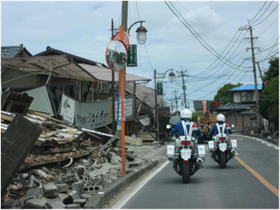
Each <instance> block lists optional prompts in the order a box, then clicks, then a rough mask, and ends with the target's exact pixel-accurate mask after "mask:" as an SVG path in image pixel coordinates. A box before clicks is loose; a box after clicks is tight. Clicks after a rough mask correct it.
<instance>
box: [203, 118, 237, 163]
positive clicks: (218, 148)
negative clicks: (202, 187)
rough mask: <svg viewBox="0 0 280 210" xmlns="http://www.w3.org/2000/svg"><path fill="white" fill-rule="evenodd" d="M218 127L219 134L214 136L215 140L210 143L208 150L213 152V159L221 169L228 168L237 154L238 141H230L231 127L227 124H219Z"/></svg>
mask: <svg viewBox="0 0 280 210" xmlns="http://www.w3.org/2000/svg"><path fill="white" fill-rule="evenodd" d="M216 125H217V128H219V129H218V134H217V135H214V136H213V140H211V141H208V150H209V151H210V152H212V158H213V159H214V160H215V161H216V162H217V163H218V164H219V166H220V168H226V165H227V162H228V161H229V160H230V159H231V158H233V157H234V156H235V155H236V154H237V140H231V139H230V136H229V134H228V130H229V129H230V125H228V124H225V123H224V124H223V125H219V124H218V123H217V124H216ZM232 127H234V125H232ZM225 129H226V133H225V132H224V131H225ZM221 130H222V131H221Z"/></svg>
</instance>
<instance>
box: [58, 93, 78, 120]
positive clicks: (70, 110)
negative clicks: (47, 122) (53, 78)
mask: <svg viewBox="0 0 280 210" xmlns="http://www.w3.org/2000/svg"><path fill="white" fill-rule="evenodd" d="M60 114H61V115H62V116H63V120H65V121H68V122H71V123H74V116H75V101H74V100H73V99H71V98H68V97H67V96H66V95H64V94H63V95H62V97H61V109H60Z"/></svg>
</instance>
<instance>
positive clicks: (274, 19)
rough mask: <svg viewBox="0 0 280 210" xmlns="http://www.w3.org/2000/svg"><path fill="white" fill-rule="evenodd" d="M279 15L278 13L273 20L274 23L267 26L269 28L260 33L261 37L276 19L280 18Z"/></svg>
mask: <svg viewBox="0 0 280 210" xmlns="http://www.w3.org/2000/svg"><path fill="white" fill-rule="evenodd" d="M278 17H279V15H277V17H276V18H275V19H274V20H273V21H272V23H271V24H270V25H269V26H268V27H267V29H265V30H264V31H263V32H262V33H261V35H259V37H260V36H262V35H263V34H264V33H265V32H266V31H267V30H268V29H269V28H270V27H271V26H272V24H273V23H274V22H275V21H276V20H278Z"/></svg>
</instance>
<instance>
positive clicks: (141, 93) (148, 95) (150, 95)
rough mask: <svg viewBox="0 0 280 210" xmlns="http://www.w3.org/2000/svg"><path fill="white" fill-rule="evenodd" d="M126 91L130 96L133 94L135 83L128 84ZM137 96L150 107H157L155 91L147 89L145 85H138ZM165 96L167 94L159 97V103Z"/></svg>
mask: <svg viewBox="0 0 280 210" xmlns="http://www.w3.org/2000/svg"><path fill="white" fill-rule="evenodd" d="M125 89H126V91H127V92H129V93H130V94H133V90H134V83H133V82H127V83H126V88H125ZM135 96H136V97H137V98H138V99H140V100H141V101H142V100H144V103H145V104H147V105H148V106H150V107H152V108H154V107H155V90H154V89H152V88H149V87H146V86H144V85H140V84H136V90H135ZM164 96H165V93H164V94H163V95H158V96H157V102H158V103H159V102H160V101H161V100H162V98H163V97H164Z"/></svg>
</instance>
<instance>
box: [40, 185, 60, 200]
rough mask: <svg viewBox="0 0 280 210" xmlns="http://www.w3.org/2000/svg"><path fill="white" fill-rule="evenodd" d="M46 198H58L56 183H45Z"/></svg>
mask: <svg viewBox="0 0 280 210" xmlns="http://www.w3.org/2000/svg"><path fill="white" fill-rule="evenodd" d="M43 189H44V193H45V196H46V198H56V197H57V196H58V188H57V186H55V185H43Z"/></svg>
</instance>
